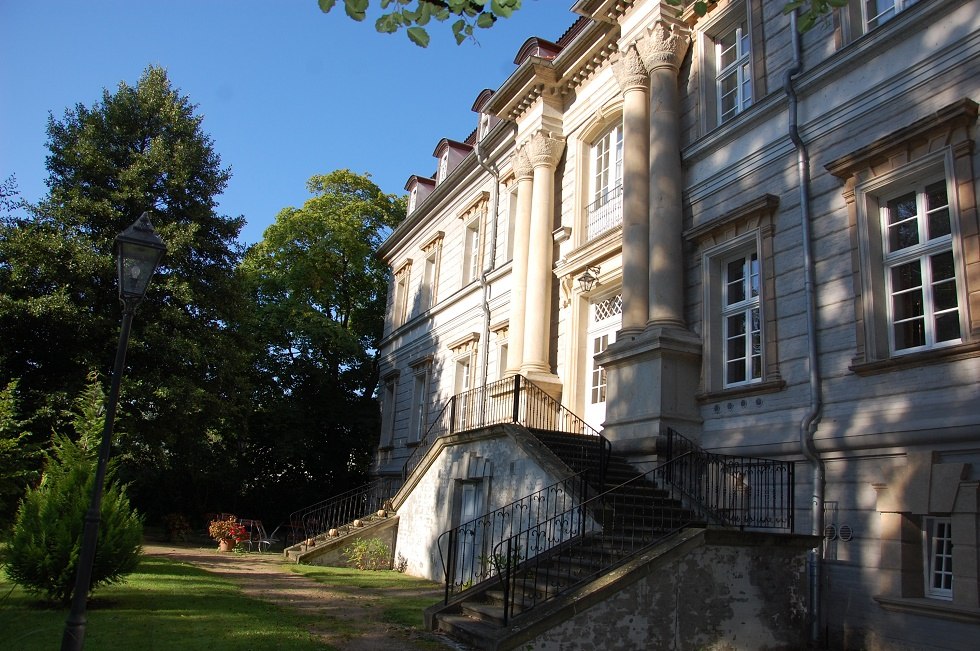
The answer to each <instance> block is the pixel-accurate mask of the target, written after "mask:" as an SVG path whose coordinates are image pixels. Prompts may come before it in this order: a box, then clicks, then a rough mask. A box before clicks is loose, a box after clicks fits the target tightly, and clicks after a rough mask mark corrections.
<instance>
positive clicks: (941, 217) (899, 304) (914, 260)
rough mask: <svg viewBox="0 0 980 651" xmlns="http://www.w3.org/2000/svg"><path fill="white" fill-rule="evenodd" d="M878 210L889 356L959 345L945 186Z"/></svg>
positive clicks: (899, 199) (915, 191) (916, 192)
mask: <svg viewBox="0 0 980 651" xmlns="http://www.w3.org/2000/svg"><path fill="white" fill-rule="evenodd" d="M881 211H882V214H881V219H882V234H883V236H884V243H883V247H884V260H883V262H884V266H885V270H886V273H885V280H886V283H887V290H888V296H889V302H888V312H889V314H888V317H889V323H890V325H891V328H890V331H889V341H890V345H891V350H892V352H894V353H906V352H914V351H917V350H924V349H927V348H933V347H937V346H942V345H949V344H954V343H958V342H960V341H961V329H960V309H959V295H958V290H957V285H956V267H955V261H954V257H953V250H952V230H951V224H950V211H949V201H948V195H947V190H946V181H945V180H940V181H937V182H934V183H930V184H925V185H920V186H918V187H915V188H914V189H913V190H912V191H909V192H905V193H903V194H901V195H899V196H897V197H893V198H891V199H889V200H887V201H886V202H884V205H883V206H882V208H881Z"/></svg>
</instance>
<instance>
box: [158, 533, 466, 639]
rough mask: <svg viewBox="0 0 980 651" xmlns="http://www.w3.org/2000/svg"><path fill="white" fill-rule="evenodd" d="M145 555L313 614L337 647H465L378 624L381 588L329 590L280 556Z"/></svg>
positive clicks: (168, 550)
mask: <svg viewBox="0 0 980 651" xmlns="http://www.w3.org/2000/svg"><path fill="white" fill-rule="evenodd" d="M143 551H144V553H145V554H146V555H147V556H164V557H166V558H169V559H172V560H175V561H181V562H186V563H191V564H193V565H195V566H197V567H200V568H201V569H203V570H206V571H208V572H212V573H214V574H217V575H219V576H221V577H223V578H226V579H229V580H231V581H233V582H234V583H236V584H238V585H239V586H240V587H241V588H242V591H243V592H244V593H245V594H247V595H248V596H250V597H254V598H257V599H262V600H265V601H270V602H272V603H274V604H276V605H279V606H282V607H284V608H289V609H292V610H296V611H299V612H302V613H304V614H308V615H312V616H313V618H314V619H315V620H317V621H318V622H322V625H317V624H315V625H314V626H312V627H311V629H310V632H312V633H314V634H315V635H317V636H319V637H320V638H321V639H322V640H323V641H324V642H325V643H326V644H329V645H330V646H332V647H335V648H337V649H345V650H349V651H406V650H412V649H425V650H429V651H444V650H445V649H457V650H463V649H465V648H466V647H463V646H461V645H459V644H457V643H455V642H453V641H452V640H449V639H448V638H446V637H445V636H442V635H439V634H436V633H431V632H420V631H417V630H412V629H410V628H407V627H404V626H401V625H399V624H389V623H386V622H382V621H379V618H378V609H377V607H376V606H374V602H375V600H376V599H377V597H378V596H379V595H380V594H381V590H376V589H361V590H359V591H358V594H357V595H355V596H352V595H351V593H350V592H346V591H345V592H341V591H337V590H331V589H330V588H329V587H327V586H325V585H324V584H322V583H317V582H316V581H314V580H312V579H308V578H306V577H304V576H302V575H299V574H296V573H294V572H291V571H290V570H289V568H288V567H287V563H286V562H285V561H283V559H282V557H281V556H279V555H278V554H255V553H253V554H245V555H241V554H228V553H224V554H222V553H219V552H217V551H213V550H210V549H206V548H201V547H184V546H178V545H170V544H159V543H148V544H146V545H144V546H143ZM411 594H413V595H416V596H425V597H429V596H431V597H432V603H435V602H437V601H438V600H439V599H440V598H441V597H442V591H441V589H439V588H435V589H428V590H413V591H412V593H411ZM419 616H420V617H421V613H420V614H419ZM337 621H340V622H342V623H343V626H342V627H339V628H341V630H342V631H344V632H338V631H337V630H336V629H337V628H338V627H336V626H333V625H331V623H332V622H337ZM351 629H353V631H354V632H353V633H351V632H350V631H351Z"/></svg>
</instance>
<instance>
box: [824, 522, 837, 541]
mask: <svg viewBox="0 0 980 651" xmlns="http://www.w3.org/2000/svg"><path fill="white" fill-rule="evenodd" d="M823 535H824V537H825V538H826V539H827V540H834V539H836V538H837V527H835V526H834V525H832V524H828V525H827V526H826V527H824V529H823Z"/></svg>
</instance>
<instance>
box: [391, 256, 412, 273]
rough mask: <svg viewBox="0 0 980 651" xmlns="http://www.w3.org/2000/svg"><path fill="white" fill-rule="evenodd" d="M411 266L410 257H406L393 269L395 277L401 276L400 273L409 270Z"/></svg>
mask: <svg viewBox="0 0 980 651" xmlns="http://www.w3.org/2000/svg"><path fill="white" fill-rule="evenodd" d="M411 268H412V259H411V258H407V259H406V260H405V262H403V263H401V265H399V267H398V268H397V269H395V277H396V278H397V277H398V276H401V275H402V274H404V273H406V272H408V271H410V270H411Z"/></svg>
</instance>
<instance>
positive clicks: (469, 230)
mask: <svg viewBox="0 0 980 651" xmlns="http://www.w3.org/2000/svg"><path fill="white" fill-rule="evenodd" d="M479 277H480V218H479V217H476V218H474V219H471V220H470V221H469V222H467V224H466V227H465V228H464V230H463V285H468V284H469V283H471V282H473V281H474V280H476V279H477V278H479Z"/></svg>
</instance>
